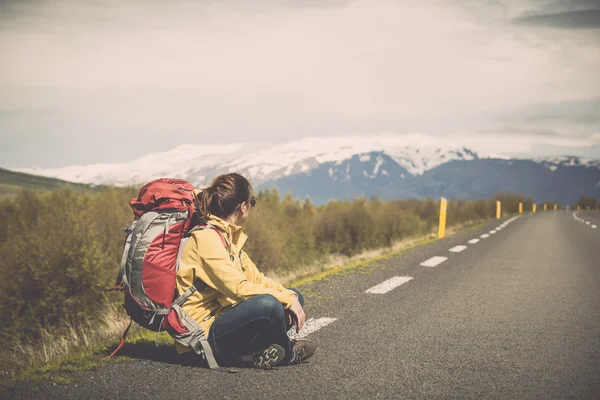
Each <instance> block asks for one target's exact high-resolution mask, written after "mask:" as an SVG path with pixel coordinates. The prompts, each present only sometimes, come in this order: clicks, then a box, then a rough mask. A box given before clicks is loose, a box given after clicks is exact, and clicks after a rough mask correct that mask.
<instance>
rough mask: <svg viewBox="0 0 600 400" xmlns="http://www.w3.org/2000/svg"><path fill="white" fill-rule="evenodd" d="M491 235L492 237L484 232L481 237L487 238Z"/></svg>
mask: <svg viewBox="0 0 600 400" xmlns="http://www.w3.org/2000/svg"><path fill="white" fill-rule="evenodd" d="M489 237H490V235H488V234H487V233H484V234H483V235H481V236H480V238H483V239H487V238H489Z"/></svg>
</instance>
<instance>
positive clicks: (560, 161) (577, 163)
mask: <svg viewBox="0 0 600 400" xmlns="http://www.w3.org/2000/svg"><path fill="white" fill-rule="evenodd" d="M533 161H535V162H538V163H540V164H542V165H544V166H545V167H546V168H548V169H550V170H551V171H556V169H557V168H558V167H588V168H600V160H598V159H593V158H587V157H575V156H548V157H536V158H534V159H533Z"/></svg>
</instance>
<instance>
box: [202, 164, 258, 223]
mask: <svg viewBox="0 0 600 400" xmlns="http://www.w3.org/2000/svg"><path fill="white" fill-rule="evenodd" d="M251 195H252V186H251V185H250V182H248V180H247V179H246V178H244V177H243V176H242V175H240V174H237V173H231V174H226V175H220V176H217V177H216V178H215V179H214V180H213V182H212V184H211V185H210V186H209V187H207V188H205V189H204V190H202V191H201V192H199V193H198V194H197V195H196V207H197V208H198V212H199V213H200V215H201V216H202V217H203V218H206V217H208V216H209V215H216V216H217V217H219V218H227V217H229V216H230V215H231V214H233V213H234V212H235V211H236V210H237V208H238V206H239V205H240V204H241V203H243V202H245V201H248V200H249V199H250V196H251Z"/></svg>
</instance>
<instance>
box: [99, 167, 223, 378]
mask: <svg viewBox="0 0 600 400" xmlns="http://www.w3.org/2000/svg"><path fill="white" fill-rule="evenodd" d="M193 190H194V187H193V186H192V185H191V184H190V183H188V182H187V181H184V180H182V179H171V178H162V179H157V180H154V181H152V182H150V183H148V184H146V185H145V186H143V187H142V188H141V189H140V191H139V194H138V197H137V198H135V197H134V198H133V199H131V201H130V202H129V204H130V206H131V208H132V209H133V214H134V217H135V219H134V221H133V223H132V224H131V226H129V227H128V228H126V229H125V232H126V233H127V240H126V242H125V248H124V250H123V256H122V258H121V265H120V269H119V274H118V277H117V282H116V285H115V288H114V289H118V290H122V291H123V292H124V304H123V306H124V308H125V310H126V311H127V314H128V315H129V316H130V317H131V321H135V322H136V323H138V324H139V325H141V326H143V327H144V328H147V329H150V330H152V331H155V332H160V331H161V330H165V331H167V332H168V333H169V334H170V335H171V336H172V337H173V339H175V341H176V342H178V343H180V344H182V345H184V346H189V347H191V348H192V349H193V350H194V351H195V352H196V353H198V354H199V355H202V356H203V357H204V358H205V359H206V360H207V362H208V365H209V366H210V368H218V365H217V362H216V360H215V358H214V356H213V353H212V350H211V348H210V346H209V344H208V342H207V340H206V335H205V332H204V330H203V329H202V328H201V327H200V326H199V325H198V324H197V323H196V321H194V320H193V319H192V318H191V317H190V316H189V315H187V313H186V312H185V311H183V309H182V308H181V305H182V304H183V303H184V302H185V301H186V300H187V299H188V298H189V296H191V295H192V293H194V292H195V291H196V290H198V288H199V287H198V283H196V284H195V285H194V286H192V287H191V288H190V289H189V290H188V291H186V292H185V293H183V294H181V295H179V296H176V275H177V270H178V269H179V259H180V257H181V253H182V251H183V248H184V247H185V244H186V242H187V240H188V238H189V236H190V234H191V232H192V231H193V230H196V229H205V228H213V227H212V226H210V225H201V226H196V227H192V226H191V225H192V223H191V222H192V217H193V214H194V192H193ZM213 229H214V228H213ZM215 231H217V232H218V230H216V229H215ZM218 233H219V235H221V233H220V232H218ZM221 240H222V242H223V244H224V245H226V243H225V238H224V237H223V236H222V235H221ZM130 327H131V322H130V323H129V326H127V328H126V329H125V332H124V333H123V336H122V338H121V343H119V346H118V347H117V348H116V349H115V350H114V351H113V352H112V354H111V355H110V356H109V358H110V357H112V356H113V355H114V354H116V353H117V352H118V351H119V349H121V347H123V345H124V343H125V338H126V336H127V332H128V331H129V328H130Z"/></svg>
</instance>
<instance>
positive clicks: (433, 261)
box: [419, 256, 448, 267]
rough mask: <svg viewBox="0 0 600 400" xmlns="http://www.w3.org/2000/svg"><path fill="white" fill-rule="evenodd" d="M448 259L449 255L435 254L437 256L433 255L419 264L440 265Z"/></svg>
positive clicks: (426, 265)
mask: <svg viewBox="0 0 600 400" xmlns="http://www.w3.org/2000/svg"><path fill="white" fill-rule="evenodd" d="M447 259H448V257H441V256H435V257H431V258H430V259H429V260H427V261H423V262H422V263H421V264H419V265H421V266H423V267H437V266H438V265H440V264H441V263H443V262H444V261H446V260H447Z"/></svg>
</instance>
